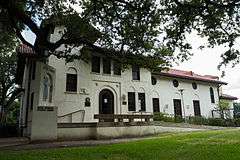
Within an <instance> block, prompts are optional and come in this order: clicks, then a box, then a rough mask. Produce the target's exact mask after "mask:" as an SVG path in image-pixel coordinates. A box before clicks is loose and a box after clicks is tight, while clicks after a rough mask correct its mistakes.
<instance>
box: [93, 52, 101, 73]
mask: <svg viewBox="0 0 240 160" xmlns="http://www.w3.org/2000/svg"><path fill="white" fill-rule="evenodd" d="M92 72H95V73H100V57H97V56H93V57H92Z"/></svg>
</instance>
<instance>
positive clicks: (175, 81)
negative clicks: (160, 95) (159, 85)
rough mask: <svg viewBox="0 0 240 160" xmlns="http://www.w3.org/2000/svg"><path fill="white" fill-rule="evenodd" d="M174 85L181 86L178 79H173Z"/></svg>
mask: <svg viewBox="0 0 240 160" xmlns="http://www.w3.org/2000/svg"><path fill="white" fill-rule="evenodd" d="M173 86H174V87H178V86H179V82H178V80H176V79H174V80H173Z"/></svg>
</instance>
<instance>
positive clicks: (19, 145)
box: [0, 124, 229, 150]
mask: <svg viewBox="0 0 240 160" xmlns="http://www.w3.org/2000/svg"><path fill="white" fill-rule="evenodd" d="M162 125H163V124H162ZM165 125H166V126H159V125H156V126H157V129H159V130H161V132H162V133H177V132H194V131H206V130H216V129H218V130H221V129H229V128H227V127H226V128H224V127H205V126H202V127H200V126H198V127H193V126H188V127H187V126H185V127H183V126H181V127H180V126H174V125H173V124H172V126H171V125H169V124H168V126H167V124H165ZM153 138H158V137H157V136H154V135H152V136H146V137H137V138H121V139H101V140H70V141H54V142H42V143H30V141H29V139H28V138H24V137H14V138H0V150H31V149H49V148H62V147H78V146H97V145H106V144H116V143H123V142H130V141H138V140H144V139H153Z"/></svg>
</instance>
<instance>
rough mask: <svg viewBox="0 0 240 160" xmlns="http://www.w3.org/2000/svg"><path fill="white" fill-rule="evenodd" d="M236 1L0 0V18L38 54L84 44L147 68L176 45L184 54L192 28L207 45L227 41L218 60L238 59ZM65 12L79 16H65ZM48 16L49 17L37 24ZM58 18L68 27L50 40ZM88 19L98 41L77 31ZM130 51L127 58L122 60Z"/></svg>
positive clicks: (183, 56) (164, 59)
mask: <svg viewBox="0 0 240 160" xmlns="http://www.w3.org/2000/svg"><path fill="white" fill-rule="evenodd" d="M239 6H240V0H214V1H213V0H159V1H157V0H151V1H149V0H58V1H50V0H7V1H6V0H0V12H1V13H4V14H1V19H6V20H7V22H8V25H9V26H10V28H11V29H12V30H13V31H14V32H15V34H16V36H17V37H18V38H19V39H20V40H21V41H22V42H23V43H25V44H27V45H29V46H31V47H33V48H34V49H35V50H36V51H37V53H39V54H40V55H44V51H46V50H47V51H49V53H50V54H55V55H57V56H58V57H67V58H69V57H71V56H70V55H69V54H68V53H69V49H70V48H72V47H76V46H86V47H88V48H90V49H91V50H93V51H97V52H101V53H106V52H107V53H109V54H108V55H111V54H117V55H118V56H119V55H120V57H121V58H120V59H121V61H123V63H130V64H131V63H138V64H139V65H144V66H145V67H146V66H147V67H149V68H151V69H153V68H155V67H156V66H159V65H161V66H165V65H169V63H168V62H169V61H170V60H172V59H173V52H174V51H176V50H179V51H180V52H179V53H178V54H177V56H176V57H177V58H179V59H183V60H184V59H187V58H188V56H189V55H190V53H189V49H191V45H190V44H189V43H187V41H186V33H191V32H192V31H195V30H196V31H197V32H198V34H200V35H201V36H205V37H207V38H208V42H209V43H208V45H209V46H211V47H212V46H215V45H222V44H225V45H226V46H227V47H228V48H229V49H228V51H226V52H225V53H223V54H222V58H223V62H222V63H221V64H228V63H230V62H232V63H233V64H236V63H239V51H238V50H237V49H236V48H234V47H235V46H234V44H235V42H236V40H237V38H238V36H239V23H240V22H239V15H240V14H239V11H240V10H239ZM73 8H75V9H76V8H77V9H78V10H79V12H78V13H77V12H76V11H75V10H74V9H73ZM69 15H78V16H79V17H80V18H76V17H74V16H72V18H71V19H69V20H66V19H65V18H63V17H66V16H69ZM46 19H52V21H48V23H46V24H45V25H41V26H39V25H37V24H38V22H40V21H45V20H46ZM56 19H57V20H56ZM56 23H60V24H64V26H65V27H66V31H65V32H64V33H63V36H62V38H61V39H60V40H58V41H57V42H50V41H49V39H48V33H49V30H50V29H51V27H53V26H55V25H56ZM86 23H89V24H90V25H92V26H94V27H95V28H96V29H97V30H98V31H100V33H101V34H100V36H99V35H97V37H98V40H97V41H96V42H95V41H93V40H92V39H91V38H92V37H91V36H88V34H86V33H88V32H89V30H88V28H87V27H86V28H85V30H84V31H83V32H82V31H80V32H78V30H79V28H81V26H82V25H83V24H86ZM26 27H27V28H29V29H30V30H31V31H32V32H33V33H34V34H35V35H36V37H37V38H36V43H35V44H34V45H31V44H30V43H28V41H27V40H26V39H25V38H24V37H23V36H22V34H21V32H22V30H23V29H25V28H26ZM83 28H84V27H83ZM63 44H65V45H66V46H68V47H66V50H65V51H64V52H56V50H57V48H59V47H60V46H61V45H63ZM132 55H137V58H133V56H132ZM143 55H144V56H143ZM146 55H147V56H146ZM73 57H74V58H82V55H74V56H73ZM129 57H131V58H130V59H131V60H127V61H126V60H125V59H129ZM146 57H148V58H150V60H146V59H145V58H146ZM152 62H154V63H152Z"/></svg>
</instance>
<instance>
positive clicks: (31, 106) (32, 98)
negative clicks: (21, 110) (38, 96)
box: [30, 92, 34, 110]
mask: <svg viewBox="0 0 240 160" xmlns="http://www.w3.org/2000/svg"><path fill="white" fill-rule="evenodd" d="M33 102H34V92H32V94H31V103H30V109H31V110H33Z"/></svg>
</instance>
